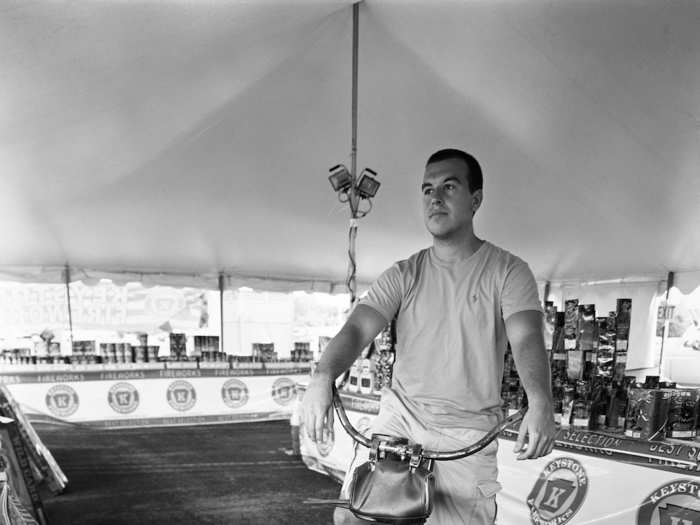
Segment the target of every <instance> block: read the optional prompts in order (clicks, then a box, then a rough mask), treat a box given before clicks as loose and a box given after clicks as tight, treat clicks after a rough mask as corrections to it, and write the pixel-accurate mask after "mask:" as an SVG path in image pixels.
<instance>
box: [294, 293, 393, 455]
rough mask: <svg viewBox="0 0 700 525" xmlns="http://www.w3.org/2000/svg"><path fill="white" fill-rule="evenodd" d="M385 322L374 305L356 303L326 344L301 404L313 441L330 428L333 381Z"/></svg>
mask: <svg viewBox="0 0 700 525" xmlns="http://www.w3.org/2000/svg"><path fill="white" fill-rule="evenodd" d="M386 324H387V322H386V319H384V317H383V316H382V315H381V314H380V313H379V312H377V311H376V310H375V309H374V308H371V307H369V306H365V305H358V306H357V307H356V308H355V309H354V310H353V312H352V313H351V314H350V317H348V320H347V321H346V322H345V324H344V325H343V327H342V328H341V329H340V331H339V332H338V334H337V335H336V336H335V337H334V338H333V339H331V340H330V342H329V343H328V346H326V348H325V350H324V351H323V355H322V356H321V360H320V361H319V363H318V366H317V367H316V372H315V373H314V375H313V377H312V378H311V381H310V382H309V386H308V388H307V389H306V393H305V394H304V399H303V401H302V404H301V412H302V414H301V416H302V421H303V423H304V426H305V427H306V432H307V433H308V435H309V437H310V438H311V439H312V440H313V441H317V440H318V441H325V440H326V437H327V435H328V433H330V432H332V431H333V407H332V406H331V400H332V392H331V386H332V384H333V381H335V378H336V377H338V376H339V375H340V374H342V373H343V372H345V370H347V369H348V368H350V366H351V365H352V363H353V362H354V361H355V359H357V357H358V356H359V355H360V352H362V349H363V348H365V347H366V346H367V345H368V344H369V343H371V342H372V340H373V339H374V338H375V337H376V336H377V334H378V333H379V332H380V331H381V330H382V328H384V327H385V326H386ZM324 430H325V431H326V433H324Z"/></svg>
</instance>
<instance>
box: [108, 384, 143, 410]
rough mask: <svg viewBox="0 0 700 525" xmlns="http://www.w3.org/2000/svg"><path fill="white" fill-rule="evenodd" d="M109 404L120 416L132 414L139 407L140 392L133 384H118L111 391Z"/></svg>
mask: <svg viewBox="0 0 700 525" xmlns="http://www.w3.org/2000/svg"><path fill="white" fill-rule="evenodd" d="M107 402H108V403H109V406H110V407H112V410H114V411H115V412H117V413H118V414H130V413H131V412H133V411H134V410H136V409H137V408H138V406H139V392H138V390H136V387H134V385H132V384H131V383H117V384H115V385H114V386H112V388H110V389H109V392H108V393H107Z"/></svg>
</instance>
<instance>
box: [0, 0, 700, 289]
mask: <svg viewBox="0 0 700 525" xmlns="http://www.w3.org/2000/svg"><path fill="white" fill-rule="evenodd" d="M699 27H700V3H698V2H696V1H694V0H691V1H681V0H679V1H674V2H659V1H658V0H639V1H593V0H591V1H569V2H553V1H544V0H536V1H527V2H526V1H522V2H515V1H491V2H477V1H463V2H435V1H431V2H428V1H427V0H426V1H425V2H388V1H381V0H368V1H367V2H365V3H363V4H362V5H361V8H360V54H359V86H360V89H359V133H358V137H359V139H358V168H359V169H362V168H363V167H365V166H368V167H371V168H373V169H375V170H376V171H378V172H379V177H380V180H381V182H382V187H381V189H380V190H379V193H378V195H377V198H376V199H375V201H374V210H373V211H372V213H371V214H370V215H368V216H367V217H366V218H365V219H363V220H362V221H361V223H360V230H359V236H358V277H359V279H360V280H361V281H369V280H372V279H373V278H375V277H376V276H377V275H378V274H379V273H380V272H381V271H382V270H383V269H384V268H385V267H387V266H388V265H390V264H391V263H392V262H393V261H394V260H397V259H400V258H404V257H406V256H407V255H409V254H410V253H412V252H413V251H416V250H417V249H419V248H421V247H423V246H425V245H427V244H428V243H429V242H430V239H429V237H428V236H427V234H426V233H425V231H424V228H423V225H422V220H421V216H420V210H419V185H420V177H421V175H422V169H423V166H424V163H425V160H426V158H427V157H428V155H429V154H430V153H432V152H433V151H434V150H436V149H438V148H441V147H447V146H450V147H462V148H465V149H467V150H469V151H471V152H472V153H474V154H475V155H476V156H477V158H479V159H480V160H481V162H482V164H483V167H484V172H485V202H484V205H483V207H482V208H481V210H480V211H479V213H478V215H477V218H476V231H477V234H479V235H481V236H483V237H485V238H487V239H489V240H491V241H492V242H494V243H496V244H499V245H501V246H503V247H505V248H507V249H509V250H510V251H512V252H514V253H516V254H518V255H520V256H522V257H523V258H524V259H526V260H527V261H528V262H529V263H530V265H531V266H532V268H533V270H534V272H535V274H536V276H537V277H538V278H539V279H542V280H562V279H570V278H583V279H608V278H629V277H630V276H636V275H644V276H662V277H663V276H664V275H665V273H666V272H667V271H690V270H699V269H700V31H699V30H698V28H699ZM351 34H352V9H351V2H348V1H341V0H338V1H325V2H309V1H303V2H299V1H295V2H292V1H291V0H290V1H288V2H271V1H259V2H224V1H200V2H179V1H167V2H163V1H141V2H135V1H129V2H126V1H123V2H122V1H100V2H88V1H85V2H60V3H59V2H53V1H44V0H39V1H33V2H26V1H24V0H20V1H14V0H13V1H8V0H4V1H3V2H1V3H0V79H1V80H0V183H1V184H2V187H1V190H0V210H2V220H1V221H0V240H1V241H2V248H1V249H0V265H2V266H4V267H6V268H9V267H12V268H16V267H17V266H21V267H31V266H42V267H49V266H54V265H56V266H59V265H63V264H65V263H66V262H68V263H70V264H71V265H72V266H75V267H78V268H89V269H96V270H101V271H121V270H129V271H150V270H153V271H159V272H192V273H201V274H208V273H209V274H215V273H216V272H218V271H222V270H223V271H226V272H230V273H232V274H234V275H238V276H243V277H244V279H243V280H245V277H246V276H256V277H261V278H266V277H275V278H293V279H307V280H314V279H315V280H329V281H343V280H344V277H345V272H346V265H347V256H346V249H347V225H348V224H347V223H348V211H347V207H346V206H344V205H341V204H340V203H339V202H338V201H337V199H336V196H335V195H334V194H333V192H332V191H331V188H330V186H329V184H328V182H327V180H326V177H327V170H328V168H329V167H330V166H332V165H334V164H336V163H339V162H342V163H345V164H346V165H348V166H349V165H350V134H351V124H350V107H351ZM0 271H2V270H1V268H0Z"/></svg>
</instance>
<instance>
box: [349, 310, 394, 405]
mask: <svg viewBox="0 0 700 525" xmlns="http://www.w3.org/2000/svg"><path fill="white" fill-rule="evenodd" d="M395 342H396V331H395V323H393V322H392V323H390V324H389V325H387V326H386V327H385V328H384V330H382V332H381V333H380V334H379V335H378V336H377V338H376V339H375V340H374V341H373V342H372V343H371V344H370V345H369V346H368V347H367V348H365V349H364V350H363V351H362V354H361V355H360V357H359V358H358V359H356V360H355V362H354V363H353V364H352V366H351V367H350V371H349V373H348V377H347V381H346V382H345V385H344V387H343V388H344V390H345V391H346V392H354V393H360V394H379V392H381V390H382V388H384V387H389V386H391V378H392V374H393V369H394V359H395Z"/></svg>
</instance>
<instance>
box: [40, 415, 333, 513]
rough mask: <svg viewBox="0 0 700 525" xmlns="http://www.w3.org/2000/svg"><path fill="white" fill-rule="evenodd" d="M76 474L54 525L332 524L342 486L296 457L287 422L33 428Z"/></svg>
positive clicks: (50, 504)
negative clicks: (315, 500) (320, 502)
mask: <svg viewBox="0 0 700 525" xmlns="http://www.w3.org/2000/svg"><path fill="white" fill-rule="evenodd" d="M35 427H36V430H37V432H38V433H39V435H40V436H41V439H42V440H43V442H44V443H45V444H46V446H47V447H49V449H50V450H51V452H52V453H53V455H54V457H55V458H56V460H57V461H58V463H59V465H60V466H61V468H62V469H63V471H64V472H65V474H66V476H67V477H68V488H67V490H66V492H65V493H63V494H61V495H59V496H52V495H50V494H49V493H48V492H46V491H42V496H43V501H44V506H45V509H46V514H47V516H48V519H49V523H50V525H87V524H91V525H92V524H100V525H102V524H105V525H108V524H109V525H117V524H119V525H126V524H129V525H132V524H153V525H177V524H187V525H198V524H202V525H213V524H251V525H252V524H275V523H289V524H297V523H299V524H323V525H326V524H329V523H332V515H333V507H332V506H330V505H309V504H306V503H304V501H305V500H306V499H308V498H320V499H334V498H337V496H338V490H339V486H338V484H337V483H336V482H334V481H332V480H331V479H330V478H328V477H326V476H323V475H321V474H318V473H315V472H312V471H310V470H308V469H307V468H306V466H305V465H304V464H303V463H302V461H301V460H300V459H298V458H294V457H292V456H290V455H288V452H289V451H288V450H286V449H288V448H289V447H290V443H291V440H290V432H289V423H288V422H287V421H271V422H261V423H238V424H228V425H202V426H189V427H160V428H138V429H118V430H97V429H90V428H88V427H81V426H71V427H58V426H52V425H42V424H41V423H37V424H36V425H35Z"/></svg>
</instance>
